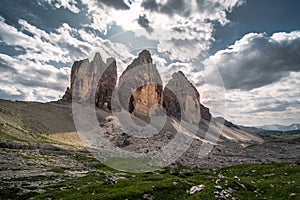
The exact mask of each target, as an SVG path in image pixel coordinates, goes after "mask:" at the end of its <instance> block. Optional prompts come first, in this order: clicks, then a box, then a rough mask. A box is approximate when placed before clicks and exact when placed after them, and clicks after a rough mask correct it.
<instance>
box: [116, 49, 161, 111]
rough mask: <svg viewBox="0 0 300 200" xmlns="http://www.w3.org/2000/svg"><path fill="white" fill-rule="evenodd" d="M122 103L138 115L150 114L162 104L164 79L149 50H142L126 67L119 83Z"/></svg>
mask: <svg viewBox="0 0 300 200" xmlns="http://www.w3.org/2000/svg"><path fill="white" fill-rule="evenodd" d="M118 92H119V99H120V103H121V105H122V106H123V108H124V109H125V110H128V111H129V112H131V113H134V114H135V115H137V116H148V115H149V111H150V109H151V108H154V110H155V106H157V105H161V104H162V93H163V87H162V80H161V77H160V75H159V73H158V71H157V69H156V66H155V65H154V64H153V63H152V58H151V55H150V53H149V52H148V51H146V50H144V51H142V52H141V53H140V54H139V56H138V57H137V58H136V59H135V60H134V61H133V62H132V63H131V64H130V65H129V66H128V67H127V68H126V70H125V71H124V72H123V74H122V75H121V77H120V80H119V85H118Z"/></svg>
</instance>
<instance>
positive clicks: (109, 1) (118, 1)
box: [96, 0, 129, 10]
mask: <svg viewBox="0 0 300 200" xmlns="http://www.w3.org/2000/svg"><path fill="white" fill-rule="evenodd" d="M96 1H97V4H98V6H100V7H101V8H103V5H106V6H109V7H113V8H115V9H117V10H128V9H129V5H128V4H129V3H125V2H124V1H123V0H96Z"/></svg>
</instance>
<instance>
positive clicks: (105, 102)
mask: <svg viewBox="0 0 300 200" xmlns="http://www.w3.org/2000/svg"><path fill="white" fill-rule="evenodd" d="M106 63H107V65H108V67H107V68H106V70H105V71H104V72H103V74H102V76H101V78H100V80H99V82H98V85H97V90H96V95H95V98H96V99H95V102H96V106H97V107H98V108H107V109H109V110H111V98H112V93H113V91H114V89H115V87H116V83H117V78H118V77H117V64H116V61H115V60H114V59H108V60H107V62H106Z"/></svg>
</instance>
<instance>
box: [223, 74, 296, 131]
mask: <svg viewBox="0 0 300 200" xmlns="http://www.w3.org/2000/svg"><path fill="white" fill-rule="evenodd" d="M299 84H300V72H291V73H290V74H289V75H288V76H286V77H284V78H282V79H281V80H280V81H278V82H275V83H272V84H269V85H265V86H263V87H260V88H256V89H253V90H251V91H244V90H240V89H235V90H227V92H226V107H227V110H228V111H229V112H227V116H226V118H227V119H228V120H231V121H233V122H234V123H236V124H243V125H254V126H258V125H264V124H275V123H278V122H280V123H281V124H290V123H296V122H299V119H300V102H299V94H300V88H299Z"/></svg>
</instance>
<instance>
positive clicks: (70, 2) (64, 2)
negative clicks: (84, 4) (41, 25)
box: [38, 0, 80, 13]
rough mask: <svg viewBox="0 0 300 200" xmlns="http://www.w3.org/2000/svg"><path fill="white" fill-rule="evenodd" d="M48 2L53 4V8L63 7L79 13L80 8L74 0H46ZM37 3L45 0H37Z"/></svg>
mask: <svg viewBox="0 0 300 200" xmlns="http://www.w3.org/2000/svg"><path fill="white" fill-rule="evenodd" d="M46 2H47V3H48V4H50V5H53V6H54V7H55V8H61V7H62V8H65V9H68V10H70V11H71V12H73V13H79V12H80V9H79V8H78V7H77V6H76V4H77V2H76V0H47V1H46ZM38 3H39V4H43V3H45V1H42V0H38Z"/></svg>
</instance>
